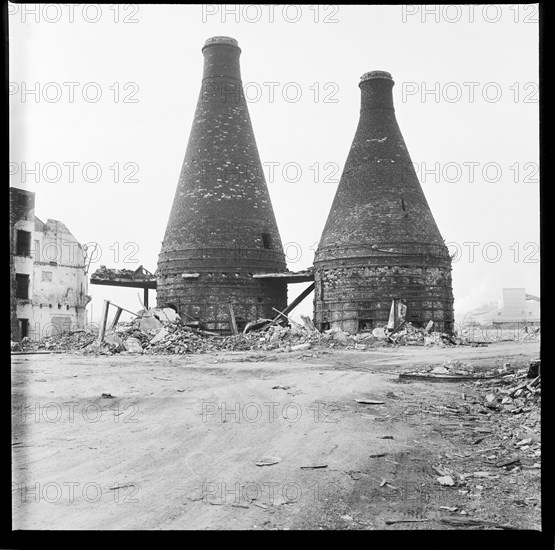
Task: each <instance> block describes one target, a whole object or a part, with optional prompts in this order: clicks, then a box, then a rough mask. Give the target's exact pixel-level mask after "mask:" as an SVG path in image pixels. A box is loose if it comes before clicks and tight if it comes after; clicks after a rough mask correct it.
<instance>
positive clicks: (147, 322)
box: [139, 317, 163, 334]
mask: <svg viewBox="0 0 555 550" xmlns="http://www.w3.org/2000/svg"><path fill="white" fill-rule="evenodd" d="M162 326H163V325H162V323H161V322H160V321H158V319H156V317H142V318H141V319H139V329H140V330H141V331H142V332H144V333H145V334H148V333H149V332H150V331H151V330H160V329H161V328H162Z"/></svg>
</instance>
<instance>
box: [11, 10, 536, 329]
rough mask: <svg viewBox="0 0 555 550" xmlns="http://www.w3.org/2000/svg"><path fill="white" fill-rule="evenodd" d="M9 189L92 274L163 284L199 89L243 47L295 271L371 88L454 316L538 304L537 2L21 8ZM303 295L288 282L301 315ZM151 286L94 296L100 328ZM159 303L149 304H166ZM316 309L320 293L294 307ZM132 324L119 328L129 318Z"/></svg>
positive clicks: (317, 231) (99, 290)
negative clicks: (395, 134) (400, 153)
mask: <svg viewBox="0 0 555 550" xmlns="http://www.w3.org/2000/svg"><path fill="white" fill-rule="evenodd" d="M9 14H10V15H9V40H10V76H9V80H10V185H11V186H14V187H19V188H22V189H27V190H30V191H34V192H36V194H37V195H36V211H35V212H36V215H37V216H38V217H39V218H41V219H42V220H43V221H46V219H48V218H52V219H58V220H61V221H63V222H64V224H65V225H66V226H67V227H68V228H69V229H70V231H71V232H72V233H73V235H74V236H75V237H76V238H77V239H78V240H79V241H80V242H81V243H82V244H92V243H97V248H96V253H95V254H94V255H93V256H92V257H91V264H90V268H89V273H91V272H93V271H94V270H95V269H96V268H97V267H98V266H100V265H106V266H107V267H108V268H119V269H122V268H124V269H136V268H137V267H138V266H139V265H143V266H144V267H145V268H146V269H148V270H150V271H151V272H154V271H155V270H156V264H157V258H158V253H159V251H160V246H161V242H162V239H163V237H164V232H165V228H166V223H167V220H168V217H169V212H170V208H171V204H172V201H173V196H174V193H175V189H176V186H177V181H178V178H179V173H180V171H181V165H182V162H183V158H184V155H185V149H186V145H187V140H188V137H189V132H190V129H191V124H192V120H193V115H194V111H195V107H196V102H197V99H198V94H199V91H200V85H201V77H202V68H203V56H202V53H201V48H202V46H203V44H204V42H205V40H206V39H207V38H209V37H211V36H218V35H225V36H230V37H233V38H235V39H236V40H238V42H239V46H240V47H241V49H242V54H241V71H242V78H243V86H244V89H245V93H246V96H247V101H248V107H249V112H250V116H251V120H252V124H253V128H254V133H255V137H256V141H257V145H258V150H259V153H260V157H261V160H262V163H263V166H264V172H265V175H266V181H267V184H268V188H269V191H270V196H271V199H272V204H273V207H274V212H275V215H276V219H277V223H278V227H279V230H280V233H281V238H282V242H283V244H284V250H285V254H286V257H287V260H288V268H289V269H290V270H292V271H297V270H300V269H304V268H307V267H309V266H311V265H312V263H313V260H314V251H315V250H316V246H317V243H318V241H319V239H320V236H321V232H322V230H323V228H324V224H325V221H326V218H327V216H328V213H329V210H330V207H331V203H332V201H333V197H334V194H335V191H336V189H337V185H338V183H339V178H340V177H341V172H342V169H343V166H344V163H345V160H346V157H347V154H348V151H349V148H350V146H351V143H352V140H353V137H354V134H355V129H356V126H357V123H358V116H359V109H360V90H359V88H358V82H359V79H360V77H361V75H362V74H363V73H365V72H368V71H371V70H385V71H388V72H390V73H391V74H392V76H393V79H394V81H395V86H394V88H393V97H394V102H395V109H396V116H397V121H398V123H399V126H400V128H401V132H402V133H403V136H404V139H405V142H406V144H407V147H408V150H409V153H410V155H411V158H412V161H413V163H414V164H415V167H416V170H417V174H418V176H419V179H420V182H421V185H422V188H423V190H424V193H425V195H426V198H427V200H428V203H429V205H430V208H431V210H432V213H433V215H434V218H435V220H436V223H437V225H438V227H439V229H440V232H441V234H442V236H443V238H444V239H445V241H446V243H447V245H448V247H449V250H450V251H451V253H453V254H455V253H456V256H455V257H454V260H453V292H454V296H455V317H456V319H459V320H460V319H462V317H463V316H464V314H465V313H466V312H467V311H469V310H471V309H473V308H475V307H477V306H480V305H481V304H482V303H484V302H490V301H495V300H498V299H500V297H501V292H502V289H503V288H504V287H524V288H526V289H527V292H528V293H530V294H535V295H539V293H540V253H539V242H540V230H539V226H540V216H539V90H538V82H539V76H538V74H539V71H538V63H539V61H538V59H539V57H538V7H537V4H528V5H524V4H514V5H510V6H509V5H451V6H442V5H435V6H433V5H428V6H418V5H405V6H401V5H399V6H391V5H388V6H346V5H339V6H334V5H313V6H309V5H302V6H301V5H287V6H286V5H274V6H270V5H240V4H237V5H221V4H203V5H200V4H199V5H143V4H141V5H135V4H121V5H108V4H103V5H94V4H92V5H87V4H76V5H72V4H36V5H34V4H29V5H17V4H10V5H9ZM306 286H307V283H304V284H294V285H289V299H290V301H291V300H292V299H293V298H294V297H295V296H297V295H298V294H299V293H300V292H302V290H303V289H304V288H305V287H306ZM139 293H140V295H141V298H142V291H140V290H138V289H122V288H116V287H106V286H95V285H89V294H90V295H91V296H92V302H91V303H90V304H89V306H88V310H89V314H88V319H89V321H90V320H91V319H92V320H93V321H98V319H99V317H100V313H101V309H102V302H103V300H105V299H110V300H111V301H113V302H115V303H116V304H118V305H121V306H123V307H125V308H127V309H130V310H132V311H137V310H139V309H141V304H140V301H139V298H138V294H139ZM154 294H155V292H154V291H151V294H150V302H151V304H153V303H154V302H155V299H154ZM300 314H304V315H309V316H311V315H312V296H310V297H308V298H307V299H305V300H304V302H303V303H302V304H301V305H300V306H298V307H297V308H296V310H295V312H294V315H293V318H294V319H296V318H298V316H299V315H300ZM123 319H124V317H123V316H122V320H123Z"/></svg>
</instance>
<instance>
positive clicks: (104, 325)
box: [98, 300, 110, 344]
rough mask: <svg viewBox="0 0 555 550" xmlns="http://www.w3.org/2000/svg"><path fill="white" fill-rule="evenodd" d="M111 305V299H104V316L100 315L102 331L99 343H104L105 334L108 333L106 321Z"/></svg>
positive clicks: (99, 334) (99, 335)
mask: <svg viewBox="0 0 555 550" xmlns="http://www.w3.org/2000/svg"><path fill="white" fill-rule="evenodd" d="M109 307H110V300H104V305H103V306H102V316H101V317H100V331H99V333H98V343H99V344H102V342H103V341H104V335H105V334H106V322H107V321H108V308H109Z"/></svg>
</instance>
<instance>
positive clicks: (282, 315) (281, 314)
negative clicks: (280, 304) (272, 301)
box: [272, 307, 302, 327]
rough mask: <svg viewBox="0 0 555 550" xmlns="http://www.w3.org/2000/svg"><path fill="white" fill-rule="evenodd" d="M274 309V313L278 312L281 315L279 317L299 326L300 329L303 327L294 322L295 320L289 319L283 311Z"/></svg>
mask: <svg viewBox="0 0 555 550" xmlns="http://www.w3.org/2000/svg"><path fill="white" fill-rule="evenodd" d="M272 309H273V310H274V311H277V312H278V313H279V316H281V317H284V318H285V319H287V321H289V322H290V323H293V324H294V325H297V326H298V327H302V325H299V323H297V321H293V319H290V318H289V317H287V315H285V313H283V311H280V310H279V309H276V308H275V307H273V308H272Z"/></svg>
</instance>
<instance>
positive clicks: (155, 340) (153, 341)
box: [150, 328, 169, 344]
mask: <svg viewBox="0 0 555 550" xmlns="http://www.w3.org/2000/svg"><path fill="white" fill-rule="evenodd" d="M168 334H169V331H168V330H167V329H166V328H162V329H160V330H159V331H158V332H157V333H156V334H155V335H154V336H153V337H152V338H151V340H150V344H156V343H158V342H161V341H162V340H163V339H164V338H165V337H166V336H167V335H168Z"/></svg>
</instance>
